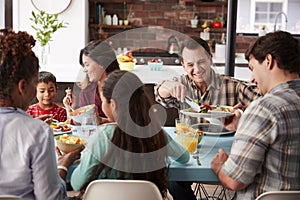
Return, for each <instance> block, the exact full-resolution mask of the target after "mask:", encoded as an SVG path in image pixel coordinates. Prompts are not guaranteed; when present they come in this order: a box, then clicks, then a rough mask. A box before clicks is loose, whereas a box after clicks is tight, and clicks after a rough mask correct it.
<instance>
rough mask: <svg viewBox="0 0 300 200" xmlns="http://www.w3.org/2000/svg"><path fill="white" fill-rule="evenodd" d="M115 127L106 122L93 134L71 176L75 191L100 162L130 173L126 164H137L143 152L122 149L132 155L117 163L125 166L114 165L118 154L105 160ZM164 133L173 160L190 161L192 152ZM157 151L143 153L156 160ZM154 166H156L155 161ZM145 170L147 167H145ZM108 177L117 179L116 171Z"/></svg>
mask: <svg viewBox="0 0 300 200" xmlns="http://www.w3.org/2000/svg"><path fill="white" fill-rule="evenodd" d="M115 128H116V124H104V125H101V126H99V127H98V130H97V132H96V133H95V134H93V135H92V136H90V138H89V140H88V144H87V145H86V148H85V149H84V150H83V151H82V154H81V161H80V164H79V165H78V167H77V168H76V169H75V170H74V172H73V173H72V176H71V185H72V187H73V189H74V190H75V191H78V190H80V188H81V187H83V186H84V185H85V184H86V183H87V182H88V181H89V180H90V177H91V176H92V173H93V171H94V169H95V168H96V167H97V166H98V165H99V163H100V162H102V163H105V164H106V165H107V166H110V167H112V168H113V169H116V168H117V169H118V170H121V171H127V172H129V173H130V169H127V168H126V165H131V167H132V166H135V165H134V162H135V161H136V162H138V159H139V158H141V154H136V155H134V153H129V152H127V151H124V150H121V149H120V151H119V152H118V153H119V154H118V155H120V156H122V157H123V156H125V158H127V157H128V156H130V160H127V161H128V162H127V164H126V163H125V164H124V165H122V164H119V165H117V166H122V167H124V166H125V167H124V168H122V169H119V167H114V165H116V163H117V161H118V160H116V159H118V156H113V158H112V159H109V160H103V159H104V157H105V155H106V153H107V151H108V147H109V145H110V143H111V140H112V137H113V133H114V130H115ZM164 133H165V135H166V138H167V146H166V150H167V154H168V156H169V157H170V158H171V159H172V160H175V161H176V162H178V163H181V164H184V163H187V162H188V161H189V158H190V154H189V153H188V152H187V151H186V150H185V149H184V147H182V146H181V145H180V144H178V143H177V142H176V141H175V140H173V139H172V138H171V137H170V136H169V135H168V134H167V133H166V132H164ZM116 148H117V147H116ZM155 153H159V151H157V152H152V153H148V154H149V155H143V156H144V157H143V158H146V159H148V158H150V159H154V161H155ZM121 160H126V159H124V158H123V159H121ZM153 166H155V163H154V165H153ZM153 166H149V167H150V168H149V169H146V170H149V171H153V168H152V170H151V167H153ZM144 167H145V166H144ZM158 167H159V166H158ZM162 167H165V166H160V167H159V168H162ZM146 168H147V167H146ZM159 168H157V169H159ZM157 169H156V170H157ZM134 170H135V171H134V172H139V170H141V169H140V167H139V166H136V168H135V169H134ZM143 170H145V168H143ZM154 170H155V169H154ZM140 172H143V171H140ZM100 178H101V177H100ZM106 178H110V179H117V173H116V171H115V170H112V171H111V172H110V173H109V175H108V177H106ZM128 179H129V176H128Z"/></svg>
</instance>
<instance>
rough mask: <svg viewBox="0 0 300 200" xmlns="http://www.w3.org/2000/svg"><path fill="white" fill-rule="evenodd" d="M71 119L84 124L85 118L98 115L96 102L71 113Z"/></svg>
mask: <svg viewBox="0 0 300 200" xmlns="http://www.w3.org/2000/svg"><path fill="white" fill-rule="evenodd" d="M69 115H70V117H71V119H72V120H73V121H75V122H76V123H80V124H82V122H83V120H84V119H85V118H89V117H93V116H96V106H95V105H94V104H92V105H87V106H83V107H80V108H78V109H76V110H74V111H73V112H70V113H69Z"/></svg>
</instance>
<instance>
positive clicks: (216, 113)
mask: <svg viewBox="0 0 300 200" xmlns="http://www.w3.org/2000/svg"><path fill="white" fill-rule="evenodd" d="M180 112H181V113H182V114H184V115H187V116H190V117H200V118H208V119H209V118H223V117H228V116H233V115H234V113H230V112H224V111H208V112H207V113H198V112H191V111H189V109H185V110H180Z"/></svg>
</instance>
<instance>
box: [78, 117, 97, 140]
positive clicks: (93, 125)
mask: <svg viewBox="0 0 300 200" xmlns="http://www.w3.org/2000/svg"><path fill="white" fill-rule="evenodd" d="M97 125H98V124H97V119H96V116H87V117H84V118H83V120H82V124H81V132H82V136H83V137H84V139H86V140H87V139H88V137H89V136H91V135H92V134H94V133H95V132H96V130H97Z"/></svg>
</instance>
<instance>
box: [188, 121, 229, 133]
mask: <svg viewBox="0 0 300 200" xmlns="http://www.w3.org/2000/svg"><path fill="white" fill-rule="evenodd" d="M192 128H194V129H199V130H201V131H202V132H203V133H204V134H206V135H214V136H217V135H227V134H232V133H234V131H230V130H227V129H226V128H224V127H223V126H220V125H215V124H209V123H199V124H194V125H192Z"/></svg>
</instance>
